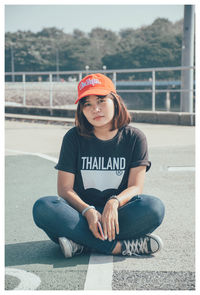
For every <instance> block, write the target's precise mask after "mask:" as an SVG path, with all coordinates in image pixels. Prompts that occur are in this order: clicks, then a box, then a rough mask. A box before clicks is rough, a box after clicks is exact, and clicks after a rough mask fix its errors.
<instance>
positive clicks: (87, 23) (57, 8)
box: [5, 1, 184, 33]
mask: <svg viewBox="0 0 200 295" xmlns="http://www.w3.org/2000/svg"><path fill="white" fill-rule="evenodd" d="M27 2H28V1H27ZM49 2H50V1H49ZM49 2H48V3H49ZM23 3H24V2H23ZM41 3H42V2H41ZM51 3H52V2H51ZM83 3H84V2H83ZM93 3H94V2H93ZM95 3H96V2H95ZM132 3H134V2H132ZM183 14H184V5H181V4H179V5H172V4H170V5H166V4H165V5H153V4H152V5H145V4H142V5H138V4H137V5H135V4H134V5H122V4H112V5H105V4H103V5H90V4H84V5H80V4H79V5H69V4H66V5H63V4H62V5H38V4H37V5H19V4H18V5H12V4H9V5H5V31H6V32H8V31H10V32H16V31H17V30H22V31H27V30H31V31H32V32H38V31H40V30H42V29H43V28H45V27H53V26H54V27H57V28H60V29H63V30H64V32H65V33H72V32H73V30H74V29H76V28H77V29H80V30H82V31H84V32H90V31H91V29H92V28H95V27H102V28H105V29H110V30H112V31H115V32H118V31H119V30H120V29H123V28H134V29H136V28H139V27H141V26H143V25H150V24H152V22H153V21H154V20H155V19H157V18H158V17H161V18H167V19H168V20H170V21H172V22H175V21H178V20H180V19H182V18H183V16H184V15H183Z"/></svg>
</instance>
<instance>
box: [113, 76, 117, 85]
mask: <svg viewBox="0 0 200 295" xmlns="http://www.w3.org/2000/svg"><path fill="white" fill-rule="evenodd" d="M113 83H114V85H115V88H116V84H117V73H116V72H113Z"/></svg>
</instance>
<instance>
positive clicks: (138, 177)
mask: <svg viewBox="0 0 200 295" xmlns="http://www.w3.org/2000/svg"><path fill="white" fill-rule="evenodd" d="M145 173H146V166H139V167H135V168H131V169H130V171H129V177H128V187H127V189H125V190H124V191H122V192H121V193H120V194H119V195H118V196H117V199H118V200H119V204H120V207H121V206H123V205H125V204H126V203H127V202H128V201H129V200H130V199H132V198H133V197H134V196H137V195H139V194H141V193H142V191H143V186H144V179H145ZM110 201H112V199H111V200H110Z"/></svg>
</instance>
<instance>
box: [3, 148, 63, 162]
mask: <svg viewBox="0 0 200 295" xmlns="http://www.w3.org/2000/svg"><path fill="white" fill-rule="evenodd" d="M6 152H11V153H15V154H16V155H17V154H21V155H30V156H38V157H41V158H43V159H46V160H49V161H51V162H54V163H57V162H58V159H57V158H55V157H51V156H48V155H46V154H41V153H29V152H24V151H18V150H12V149H6Z"/></svg>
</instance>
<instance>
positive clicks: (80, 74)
mask: <svg viewBox="0 0 200 295" xmlns="http://www.w3.org/2000/svg"><path fill="white" fill-rule="evenodd" d="M82 76H83V75H82V73H79V81H81V80H82Z"/></svg>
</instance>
